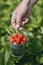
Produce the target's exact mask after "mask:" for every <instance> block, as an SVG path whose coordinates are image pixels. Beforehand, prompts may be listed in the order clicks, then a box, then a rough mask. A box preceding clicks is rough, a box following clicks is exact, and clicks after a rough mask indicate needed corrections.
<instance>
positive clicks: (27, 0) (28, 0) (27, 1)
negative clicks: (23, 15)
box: [22, 0, 30, 4]
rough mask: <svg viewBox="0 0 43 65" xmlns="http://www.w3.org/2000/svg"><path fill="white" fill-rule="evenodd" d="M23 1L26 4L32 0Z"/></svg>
mask: <svg viewBox="0 0 43 65" xmlns="http://www.w3.org/2000/svg"><path fill="white" fill-rule="evenodd" d="M22 1H23V2H25V3H26V4H29V2H30V0H22Z"/></svg>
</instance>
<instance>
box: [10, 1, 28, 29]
mask: <svg viewBox="0 0 43 65" xmlns="http://www.w3.org/2000/svg"><path fill="white" fill-rule="evenodd" d="M28 15H29V14H28V2H26V1H22V2H21V3H20V4H19V6H18V7H17V8H16V10H15V11H14V12H13V14H12V20H11V24H12V26H13V28H15V29H19V30H21V29H22V27H23V26H24V25H25V24H26V23H27V22H28Z"/></svg>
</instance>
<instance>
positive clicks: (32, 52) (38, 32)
mask: <svg viewBox="0 0 43 65" xmlns="http://www.w3.org/2000/svg"><path fill="white" fill-rule="evenodd" d="M19 3H20V0H0V65H43V0H39V1H38V3H37V4H36V5H35V6H34V8H33V10H32V13H31V15H30V17H29V23H28V24H27V25H25V26H24V28H23V30H22V31H18V30H15V29H13V27H12V26H11V16H12V12H13V10H14V9H15V8H16V7H17V6H18V4H19ZM14 33H21V34H23V35H25V36H26V37H28V39H29V40H28V42H26V45H25V53H24V55H23V56H22V57H13V56H12V55H11V54H10V51H11V50H10V42H9V41H8V36H10V35H11V34H14Z"/></svg>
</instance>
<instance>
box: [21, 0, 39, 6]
mask: <svg viewBox="0 0 43 65" xmlns="http://www.w3.org/2000/svg"><path fill="white" fill-rule="evenodd" d="M22 1H24V2H26V3H29V4H30V5H31V6H32V7H33V6H34V5H35V4H36V3H37V1H38V0H22Z"/></svg>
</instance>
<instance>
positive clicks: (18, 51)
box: [10, 44, 25, 57]
mask: <svg viewBox="0 0 43 65" xmlns="http://www.w3.org/2000/svg"><path fill="white" fill-rule="evenodd" d="M24 48H25V45H22V44H18V45H17V44H10V50H11V55H12V56H13V57H19V56H23V55H24V52H25V50H24Z"/></svg>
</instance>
